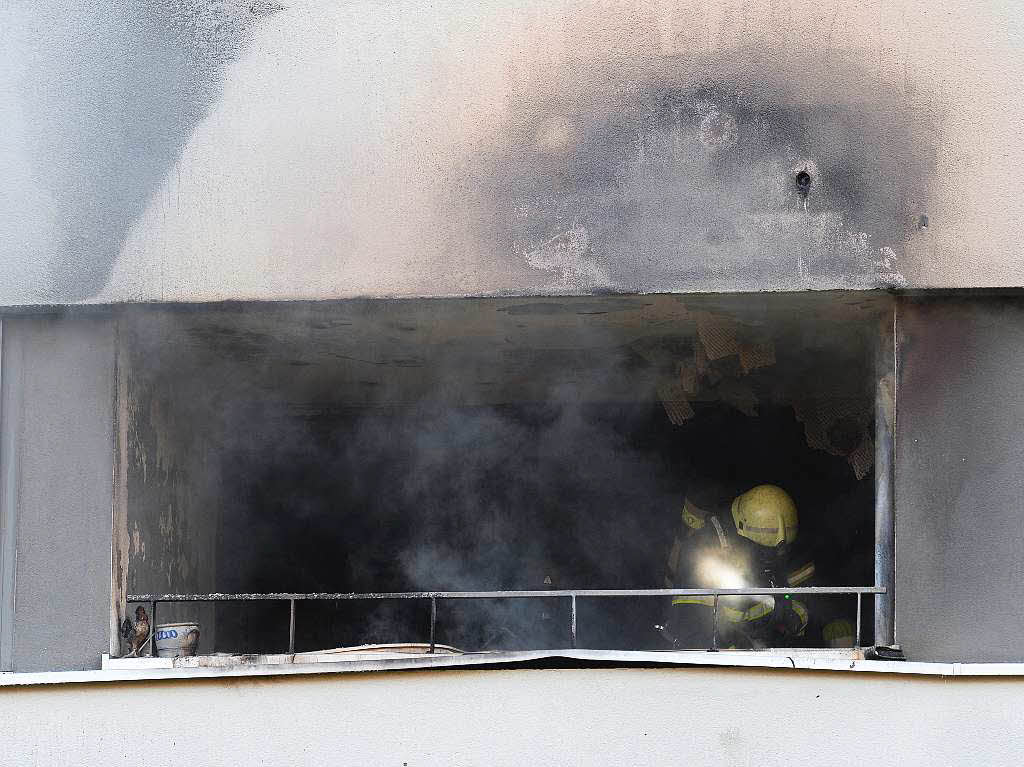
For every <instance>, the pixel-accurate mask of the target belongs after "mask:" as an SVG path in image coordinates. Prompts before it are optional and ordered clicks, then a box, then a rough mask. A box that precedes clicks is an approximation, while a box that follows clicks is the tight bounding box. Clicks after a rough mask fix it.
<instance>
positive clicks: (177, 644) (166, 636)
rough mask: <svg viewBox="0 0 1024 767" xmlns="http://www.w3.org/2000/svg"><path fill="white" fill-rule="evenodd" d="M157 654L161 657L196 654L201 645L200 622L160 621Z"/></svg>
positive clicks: (157, 628) (157, 634)
mask: <svg viewBox="0 0 1024 767" xmlns="http://www.w3.org/2000/svg"><path fill="white" fill-rule="evenodd" d="M154 639H155V640H156V654H157V657H159V658H182V657H186V656H189V655H195V654H196V648H197V647H199V624H198V623H158V624H157V626H156V636H155V637H154Z"/></svg>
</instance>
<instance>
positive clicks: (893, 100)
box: [458, 50, 935, 293]
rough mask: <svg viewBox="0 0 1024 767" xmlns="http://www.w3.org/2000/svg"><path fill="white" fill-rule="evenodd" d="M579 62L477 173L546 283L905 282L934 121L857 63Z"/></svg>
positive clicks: (513, 122)
mask: <svg viewBox="0 0 1024 767" xmlns="http://www.w3.org/2000/svg"><path fill="white" fill-rule="evenodd" d="M574 66H575V67H578V69H573V67H571V66H570V67H569V69H570V71H569V72H563V73H560V74H553V75H552V76H551V78H550V79H551V82H550V85H551V88H550V90H548V91H546V92H544V93H539V92H536V91H535V90H532V89H523V90H522V92H519V93H517V94H516V96H515V98H514V103H513V105H512V106H511V108H510V110H509V114H510V117H509V119H508V123H507V124H506V125H504V126H503V132H502V136H501V137H496V138H495V140H494V142H493V143H492V144H490V145H488V146H485V147H483V148H481V149H480V150H479V151H478V152H477V153H476V154H475V156H474V157H473V158H472V159H471V160H470V161H469V162H468V163H467V167H466V169H465V171H464V172H465V174H466V175H467V176H468V177H470V178H472V179H473V182H474V183H475V184H476V187H477V189H478V190H479V191H480V193H481V195H482V200H481V206H482V208H483V209H484V210H485V211H486V212H487V214H486V215H484V216H482V218H481V220H483V221H486V222H487V223H486V224H482V226H483V227H484V228H486V229H489V230H490V236H492V237H496V238H497V239H498V240H499V241H500V242H501V243H502V246H503V248H504V249H506V250H507V252H509V253H511V254H512V256H511V257H512V258H513V259H515V260H521V261H522V262H525V264H526V265H527V266H529V267H530V268H532V269H533V270H535V272H534V273H535V274H537V275H539V284H540V285H541V287H542V292H555V293H557V292H573V293H575V292H583V293H586V292H594V291H599V290H601V289H610V290H616V291H625V292H630V291H678V290H722V289H728V290H757V289H764V288H772V289H778V288H780V287H791V288H816V287H817V288H821V287H833V288H834V287H855V288H898V287H901V286H903V285H904V284H905V282H906V280H905V278H904V276H903V274H902V273H901V265H900V260H901V258H902V257H903V255H904V245H905V243H906V242H907V241H908V239H909V238H910V237H911V236H913V234H914V232H915V231H916V229H917V227H916V223H917V221H918V220H919V217H920V215H923V214H924V210H923V207H922V206H923V205H924V204H925V203H924V201H925V200H926V199H927V196H928V190H929V185H930V183H931V177H932V172H933V167H934V157H935V149H934V144H933V137H934V135H935V134H934V126H933V125H930V124H926V123H925V122H924V121H923V120H922V118H921V117H920V116H919V114H918V113H917V112H915V111H914V110H913V109H912V108H911V106H910V103H909V95H908V93H907V92H906V90H905V89H903V90H900V91H897V89H895V88H889V87H886V86H885V85H884V84H882V83H880V82H879V81H878V78H877V77H874V76H872V74H871V72H870V70H869V69H868V68H866V67H865V66H864V65H863V62H861V61H860V60H859V59H858V57H857V56H854V55H852V54H843V53H842V52H833V53H832V56H831V60H830V63H829V68H828V71H827V72H826V71H825V70H824V69H823V65H822V62H821V61H814V60H812V61H803V60H799V59H793V58H792V57H790V58H788V59H787V58H785V57H780V58H779V59H777V60H772V59H769V58H768V56H767V55H766V54H765V53H764V52H756V51H747V50H740V51H729V52H727V53H725V54H724V55H722V56H720V57H714V58H707V59H703V60H695V59H693V58H686V59H684V58H674V59H673V58H666V59H662V60H659V61H657V62H654V63H652V62H635V61H630V60H608V61H603V62H598V63H597V64H594V63H593V62H587V63H581V62H576V63H575V65H574ZM801 173H806V174H807V176H809V184H808V183H807V179H804V178H801V179H800V180H801V181H804V183H803V184H798V183H797V180H798V176H799V174H801ZM458 181H459V183H460V184H461V183H463V179H461V178H460V179H458ZM491 222H494V223H491Z"/></svg>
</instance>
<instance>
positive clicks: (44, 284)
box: [0, 0, 1024, 305]
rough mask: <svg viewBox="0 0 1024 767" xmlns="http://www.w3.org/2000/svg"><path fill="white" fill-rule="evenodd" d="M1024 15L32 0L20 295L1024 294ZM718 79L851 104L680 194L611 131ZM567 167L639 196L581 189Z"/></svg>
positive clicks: (24, 51) (742, 89) (1008, 8)
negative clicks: (825, 194)
mask: <svg viewBox="0 0 1024 767" xmlns="http://www.w3.org/2000/svg"><path fill="white" fill-rule="evenodd" d="M1022 18H1024V17H1022V14H1020V12H1019V3H1017V2H1015V1H1014V0H1002V1H998V0H993V1H992V2H981V3H979V2H968V0H943V1H942V2H934V0H857V2H849V1H848V0H824V1H823V2H818V3H806V2H803V1H802V0H781V1H780V2H777V3H748V2H738V1H737V2H733V1H730V2H708V1H707V0H659V1H658V2H638V1H635V2H630V1H627V0H618V1H617V2H606V1H605V0H551V1H545V2H534V1H533V0H485V1H484V2H481V1H480V0H444V2H439V3H421V2H413V1H412V0H409V1H408V2H405V1H402V2H391V3H380V2H376V1H373V2H371V1H369V0H358V1H355V2H352V1H349V0H345V1H342V0H282V1H281V2H279V3H277V2H268V1H267V0H259V2H250V1H249V0H216V1H214V0H198V1H197V2H189V3H184V2H181V3H158V4H157V3H148V2H143V1H142V0H128V1H127V2H108V1H105V0H38V2H32V3H4V4H3V7H2V9H0V78H2V82H0V110H2V113H3V114H4V115H5V127H4V131H3V132H2V134H0V177H3V178H4V179H5V183H4V185H3V186H2V188H0V270H2V274H3V276H4V279H0V305H14V304H30V303H69V302H79V301H86V302H91V301H102V302H107V301H134V300H147V301H149V300H157V301H159V300H189V301H191V300H211V299H222V298H294V297H306V298H329V297H346V296H358V295H378V296H384V295H458V294H468V293H473V294H482V293H489V292H505V291H513V292H533V293H538V292H570V293H573V292H577V293H578V292H584V293H585V292H589V291H592V290H599V289H608V288H611V289H616V290H626V291H632V290H671V291H675V290H682V291H692V290H735V289H794V288H835V287H847V286H854V287H879V286H886V285H890V284H903V282H904V281H905V282H908V283H909V284H910V285H913V286H921V287H933V286H947V287H962V286H999V285H1001V286H1005V285H1014V286H1019V285H1021V284H1024V279H1022V277H1024V263H1022V260H1021V256H1020V252H1019V243H1020V241H1021V239H1022V235H1024V209H1022V206H1024V203H1022V199H1024V194H1022V193H1021V192H1022V189H1021V181H1020V170H1019V169H1020V167H1022V165H1024V134H1022V132H1021V131H1020V129H1019V126H1020V124H1021V122H1022V117H1024V103H1022V102H1021V100H1020V99H1019V98H1018V94H1017V88H1016V87H1015V84H1016V83H1018V82H1020V81H1022V80H1024V56H1022V51H1024V48H1022V45H1021V36H1022V31H1024V22H1022ZM705 81H707V82H713V83H718V84H719V86H716V87H720V88H721V93H726V94H745V95H744V96H743V98H747V97H748V96H749V97H750V98H754V99H758V100H760V101H761V102H763V103H766V104H769V105H775V106H780V107H781V108H782V110H783V111H785V110H787V109H793V108H803V107H813V108H820V109H822V110H824V111H821V112H818V113H814V115H812V119H811V121H810V122H809V123H805V124H802V125H801V128H800V130H799V131H794V132H793V133H792V134H791V135H783V136H781V137H780V136H775V137H774V138H772V140H771V142H769V143H770V144H771V146H769V147H768V148H767V149H766V150H765V155H764V157H763V158H762V159H763V160H764V161H765V163H767V164H762V163H760V162H754V163H753V165H750V164H749V163H748V164H747V165H743V164H741V165H740V166H738V169H737V168H732V169H731V170H729V172H727V173H725V174H724V175H722V176H707V177H705V176H704V175H703V172H702V171H701V170H700V168H703V167H704V166H703V165H700V167H699V168H697V166H689V165H686V164H685V163H683V164H682V165H680V169H681V170H680V174H682V177H681V178H679V179H677V178H675V177H673V176H672V172H671V171H672V169H671V168H668V169H667V170H666V168H665V167H660V168H656V169H655V170H656V172H655V174H654V176H657V177H658V179H660V180H659V181H652V180H651V179H652V178H653V176H649V175H645V173H647V171H650V170H651V163H652V162H653V160H651V159H650V158H651V156H652V155H651V153H650V149H649V148H648V149H644V148H643V147H642V146H641V144H643V141H642V139H643V138H644V137H643V136H642V135H639V134H638V135H637V136H636V137H635V138H636V139H637V141H638V142H639V143H637V142H634V145H630V140H632V139H631V138H630V136H631V135H632V134H629V130H628V129H627V128H623V129H622V130H623V131H625V134H629V135H625V134H623V135H617V136H616V137H615V138H614V141H612V144H610V145H608V146H605V147H604V148H602V146H601V145H600V141H597V143H596V144H594V145H593V146H591V145H589V144H586V141H589V140H590V139H589V138H587V137H586V136H584V134H585V133H587V130H588V128H587V126H590V127H591V128H593V127H594V126H605V127H607V125H608V124H609V121H610V123H613V124H614V123H615V121H616V120H617V119H619V117H621V116H622V115H623V114H626V113H628V112H629V111H630V109H632V108H633V107H634V106H635V105H636V104H637V103H639V102H637V101H636V99H637V98H639V97H638V96H637V91H644V89H653V91H652V92H658V89H659V88H668V89H676V90H678V91H680V92H683V93H691V92H695V91H693V88H697V87H698V86H699V84H700V83H702V82H705ZM645 92H647V91H645ZM780 94H781V95H780ZM641 101H642V99H641ZM833 107H835V108H837V109H838V112H834V111H829V110H831V109H833ZM715 108H717V107H715ZM723 108H724V107H723ZM837 115H838V116H837ZM866 126H870V127H866ZM620 127H621V126H620ZM798 132H799V133H800V135H797V133H798ZM598 133H600V131H598ZM613 133H614V131H613ZM725 133H726V134H727V133H728V131H725ZM587 135H590V136H591V138H593V136H592V135H591V134H587ZM594 135H596V134H594ZM627 139H629V140H627ZM595 140H596V139H595ZM581 141H582V142H583V143H582V144H580V142H581ZM726 143H728V141H726ZM581 146H583V147H584V148H583V149H582V150H580V151H581V152H582V154H572V152H573V151H576V150H578V149H579V148H580V147H581ZM574 147H575V149H574ZM623 147H629V149H628V151H622V152H621V155H622V156H621V157H618V156H615V157H610V158H609V157H607V156H603V153H604V154H608V153H612V154H616V155H618V154H619V153H620V152H619V150H621V149H622V148H623ZM523 152H525V154H523ZM567 152H568V153H569V154H566V153H567ZM645 152H647V153H646V154H645ZM517 153H518V154H517ZM560 153H561V154H560ZM563 155H564V156H563ZM545 157H554V158H556V162H555V165H556V166H557V165H559V163H561V162H562V159H564V157H570V160H572V158H577V159H578V158H579V157H583V159H584V160H585V161H586V162H590V161H594V162H597V163H598V164H599V165H600V164H602V163H603V164H605V165H602V167H604V168H605V170H608V168H612V169H613V170H614V174H613V175H616V180H615V183H613V184H612V185H611V187H610V188H609V189H605V188H601V189H599V190H594V189H591V188H590V187H589V186H588V184H589V183H590V181H591V180H592V179H589V177H588V176H587V171H586V169H584V170H583V171H580V173H581V174H582V175H577V176H574V177H573V178H571V179H570V180H569V181H568V182H567V186H566V185H564V179H563V180H562V181H561V182H560V181H559V179H558V178H557V177H556V176H557V174H554V173H551V172H550V171H551V168H550V167H548V166H547V165H546V164H545V163H546V162H547V160H545V159H544V158H545ZM558 158H562V159H558ZM620 159H621V160H622V163H623V164H624V165H623V167H625V171H624V170H623V167H619V165H616V163H617V162H618V161H619V160H620ZM747 159H748V160H749V159H750V158H747ZM702 162H703V161H702ZM745 162H746V161H745ZM787 163H797V164H801V163H802V164H805V165H808V166H809V167H812V168H816V167H819V166H820V167H821V168H823V169H824V168H832V169H833V170H835V171H836V172H835V173H834V174H833V176H832V177H831V178H830V177H829V175H828V172H825V175H824V177H823V179H822V180H821V181H820V183H821V184H826V185H827V184H832V185H833V188H834V190H837V191H838V192H843V190H844V188H845V187H844V185H847V184H849V183H850V176H851V175H852V174H855V173H857V172H858V169H861V170H863V169H864V168H865V167H866V168H867V171H866V174H867V175H866V177H865V178H864V179H861V182H862V183H861V186H862V188H860V189H859V190H858V191H857V192H856V193H855V194H852V195H851V196H849V197H848V198H844V199H845V200H846V202H847V203H849V206H847V207H844V206H843V205H839V206H838V207H835V208H833V207H830V206H829V205H822V206H819V207H818V208H815V207H814V204H812V206H811V209H810V214H809V216H810V217H809V218H808V217H806V216H801V215H795V214H792V212H791V211H790V212H787V210H784V209H785V204H783V203H785V201H786V197H785V194H788V192H786V190H785V189H781V188H780V189H781V191H780V189H775V187H774V186H773V185H775V184H777V183H779V184H781V183H782V179H783V177H784V174H785V173H788V172H789V171H790V170H791V169H790V167H789V165H787ZM865 163H866V165H865ZM570 164H571V162H570ZM762 165H763V167H762ZM876 165H877V167H876ZM605 166H607V167H605ZM794 167H795V166H794ZM695 168H697V169H696V170H695ZM627 171H628V172H627ZM658 174H661V175H658ZM666 174H668V176H669V177H671V178H669V181H671V183H668V182H667V181H666ZM677 182H678V184H679V185H680V188H675V187H673V186H672V185H673V184H676V183H677ZM666 183H668V188H666V189H661V188H660V187H657V185H658V184H666ZM859 183H860V182H859ZM516 184H520V185H525V186H526V187H529V190H528V191H529V193H525V192H524V193H523V194H522V195H519V194H518V193H517V192H516V189H510V187H516ZM631 184H632V185H635V186H636V188H634V186H631ZM652 185H653V186H652ZM655 187H657V188H656V189H655V192H652V191H651V190H652V188H655ZM767 187H771V189H769V190H768V191H765V190H766V188H767ZM821 188H824V187H821ZM659 190H660V191H659ZM758 190H760V191H758ZM520 191H521V190H520ZM790 191H791V190H790ZM580 195H582V196H583V197H585V198H586V204H585V205H583V206H582V207H580V205H581V203H580V199H579V198H580ZM644 195H648V197H644ZM758 195H761V196H758ZM764 195H767V197H764ZM780 195H781V196H780ZM840 196H841V195H840ZM684 198H685V199H686V200H687V203H688V205H687V206H684V207H682V208H678V209H677V207H678V206H675V203H676V202H678V201H679V200H680V199H684ZM766 200H767V201H766ZM813 200H814V198H813V197H812V203H813ZM673 201H675V202H673ZM574 206H575V207H574ZM587 206H589V207H587ZM674 206H675V207H674ZM765 206H767V208H765ZM773 206H776V207H773ZM778 206H781V207H778ZM850 206H852V207H850ZM766 210H767V211H768V212H766ZM858 211H859V212H865V211H867V212H868V213H871V215H875V214H878V215H883V216H889V215H890V214H891V215H892V216H893V217H894V218H893V222H892V223H893V227H894V228H893V229H891V230H890V231H888V232H887V233H885V234H884V235H879V234H871V233H870V232H868V231H867V230H868V229H870V228H871V227H870V226H867V227H866V229H864V228H863V227H862V225H860V224H856V223H855V222H854V221H852V220H851V216H852V214H853V213H856V212H858ZM919 214H923V215H928V216H929V221H930V224H929V227H928V229H927V230H917V229H916V226H915V223H914V222H916V221H917V219H918V215H919ZM709 221H711V222H712V224H713V225H711V226H710V227H709V226H708V225H707V224H708V222H709ZM666 222H667V223H666ZM602 227H606V229H607V231H605V230H604V229H603V228H602ZM509 229H511V230H512V231H513V234H515V233H516V232H518V233H519V234H520V235H522V236H518V237H517V236H512V235H510V234H509V231H508V230H509ZM524 232H525V234H524ZM862 234H864V235H868V234H870V236H866V237H861V235H862ZM548 237H550V238H551V239H546V238H548ZM794 250H799V251H801V252H803V251H804V250H806V254H804V255H801V256H800V257H796V256H792V255H791V254H792V252H793V251H794ZM893 253H895V254H896V256H897V258H896V263H895V264H893V263H892V259H891V255H892V254H893ZM757 259H765V262H766V264H765V265H764V268H763V269H761V270H759V271H757V270H755V271H751V270H750V267H749V262H750V261H751V260H757ZM815 261H820V263H817V264H816V263H814V262H815Z"/></svg>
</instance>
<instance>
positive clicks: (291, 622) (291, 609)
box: [288, 599, 295, 655]
mask: <svg viewBox="0 0 1024 767" xmlns="http://www.w3.org/2000/svg"><path fill="white" fill-rule="evenodd" d="M288 654H289V655H294V654H295V600H294V599H289V600H288Z"/></svg>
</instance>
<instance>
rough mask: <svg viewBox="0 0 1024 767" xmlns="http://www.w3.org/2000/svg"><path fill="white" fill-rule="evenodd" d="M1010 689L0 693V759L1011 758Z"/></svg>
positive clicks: (875, 678)
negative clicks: (0, 728)
mask: <svg viewBox="0 0 1024 767" xmlns="http://www.w3.org/2000/svg"><path fill="white" fill-rule="evenodd" d="M1022 692H1024V683H1022V682H1021V680H1020V679H1019V678H1006V677H1002V678H990V679H955V680H953V679H936V678H930V677H907V676H903V675H900V676H898V677H897V676H888V675H874V674H870V675H869V674H842V673H821V672H802V671H786V670H775V671H771V670H753V669H712V668H687V669H668V670H654V669H610V670H596V669H588V670H547V671H542V670H534V671H524V670H514V671H443V672H404V673H393V674H392V673H376V674H351V675H349V674H346V675H342V676H336V675H328V676H312V677H275V678H247V679H239V678H232V679H215V680H207V681H177V682H152V681H149V682H124V683H111V684H96V685H54V686H51V685H46V686H37V687H9V688H6V689H4V690H3V691H2V692H0V721H3V722H4V723H5V725H4V727H3V728H2V730H0V765H4V766H6V765H15V764H17V765H34V764H45V765H47V767H54V766H56V765H65V764H76V765H78V764H115V763H116V764H124V763H145V764H169V763H171V762H172V761H173V762H175V763H191V764H197V765H207V766H209V767H219V766H220V765H225V766H228V765H230V767H235V766H236V765H289V766H290V765H295V764H303V765H320V764H324V765H327V764H330V765H347V764H353V765H377V764H380V765H395V767H397V766H398V765H403V766H407V767H424V766H425V765H445V767H448V766H449V765H463V766H466V765H487V767H499V766H500V765H517V766H518V765H548V764H550V765H559V766H561V765H570V764H581V765H582V764H586V765H615V766H616V767H618V766H619V765H633V764H651V765H661V764H687V765H705V764H707V765H715V767H720V766H721V765H748V764H749V765H758V767H771V765H784V766H785V767H792V765H795V764H796V765H799V764H834V765H844V764H878V765H918V764H920V765H935V764H1010V763H1014V762H1016V761H1018V760H1019V759H1020V756H1021V755H1022V754H1024V732H1022V729H1021V727H1020V713H1019V702H1020V698H1021V694H1022Z"/></svg>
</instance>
